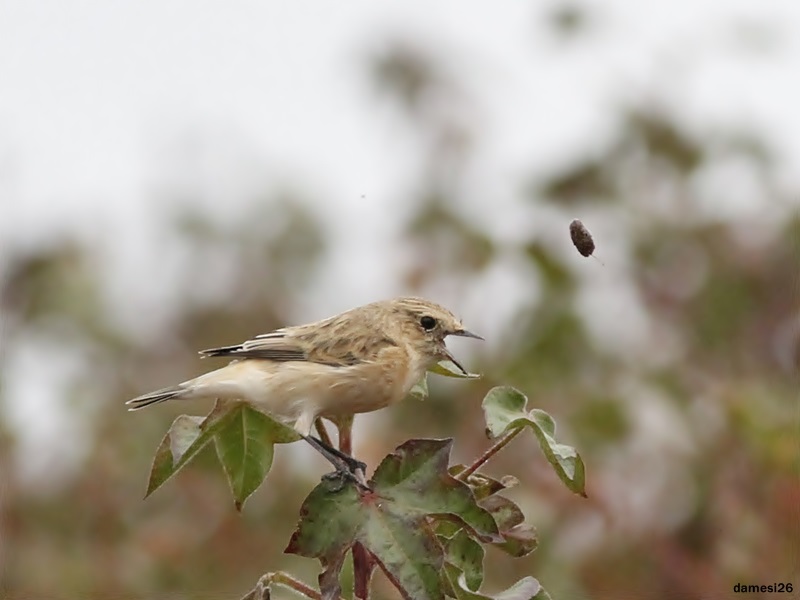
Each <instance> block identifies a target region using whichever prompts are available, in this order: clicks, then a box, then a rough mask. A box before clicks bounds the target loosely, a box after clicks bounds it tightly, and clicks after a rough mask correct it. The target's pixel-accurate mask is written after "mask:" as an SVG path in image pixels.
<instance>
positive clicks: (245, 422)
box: [145, 400, 300, 510]
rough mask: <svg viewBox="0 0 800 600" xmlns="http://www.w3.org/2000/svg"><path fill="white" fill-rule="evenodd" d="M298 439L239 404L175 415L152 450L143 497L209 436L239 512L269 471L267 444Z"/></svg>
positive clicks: (193, 454) (197, 450)
mask: <svg viewBox="0 0 800 600" xmlns="http://www.w3.org/2000/svg"><path fill="white" fill-rule="evenodd" d="M299 439H300V436H299V435H298V434H297V433H296V432H295V431H294V430H293V429H291V428H290V427H287V426H286V425H282V424H280V423H278V422H277V421H275V420H274V419H272V418H271V417H269V416H268V415H265V414H263V413H261V412H259V411H257V410H255V409H253V408H251V407H250V406H248V405H247V404H245V403H243V402H230V401H224V402H223V401H219V400H218V401H217V403H216V404H215V405H214V408H213V409H212V410H211V412H210V413H209V414H208V415H206V416H205V417H195V416H189V415H180V416H179V417H178V418H176V419H175V421H174V422H173V423H172V425H171V426H170V428H169V430H168V431H167V434H166V435H165V436H164V439H162V440H161V444H159V447H158V449H157V450H156V454H155V458H154V460H153V466H152V468H151V470H150V479H149V481H148V485H147V492H146V494H145V498H146V497H147V496H149V495H150V494H152V493H153V492H154V491H155V490H157V489H158V488H159V487H161V486H162V485H163V484H164V483H165V482H166V481H167V480H168V479H170V478H171V477H172V476H173V475H175V473H177V472H178V471H179V470H180V469H181V468H183V466H184V465H186V464H187V463H188V462H189V461H191V460H192V459H193V458H195V457H196V456H197V455H198V454H199V453H200V451H201V450H202V449H203V448H205V447H206V445H207V444H208V443H209V442H211V441H212V440H213V441H214V443H215V445H216V447H217V455H218V456H219V459H220V461H221V462H222V466H223V467H224V469H225V472H226V474H227V475H228V481H229V483H230V485H231V490H232V492H233V496H234V501H235V502H236V507H237V509H239V510H240V509H241V507H242V504H243V503H244V501H245V500H246V499H247V497H248V496H249V495H250V494H252V493H253V491H255V489H256V488H257V487H258V486H259V485H260V484H261V482H262V481H263V480H264V478H265V477H266V475H267V473H268V472H269V469H270V466H271V465H272V453H273V449H272V446H273V444H282V443H288V442H294V441H297V440H299Z"/></svg>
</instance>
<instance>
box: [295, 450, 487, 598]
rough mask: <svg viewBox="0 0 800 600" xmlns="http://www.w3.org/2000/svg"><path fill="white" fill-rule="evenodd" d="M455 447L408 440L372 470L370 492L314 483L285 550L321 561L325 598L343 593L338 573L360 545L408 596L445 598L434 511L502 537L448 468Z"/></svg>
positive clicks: (474, 529) (477, 531)
mask: <svg viewBox="0 0 800 600" xmlns="http://www.w3.org/2000/svg"><path fill="white" fill-rule="evenodd" d="M451 446H452V440H411V441H408V442H406V443H405V444H403V445H401V446H399V447H398V448H397V449H396V450H395V452H394V453H392V454H390V455H389V456H387V457H386V458H385V459H384V460H383V461H382V462H381V464H380V465H379V466H378V468H377V469H376V470H375V474H374V476H373V479H372V480H371V481H370V486H371V488H372V491H371V492H360V491H358V490H357V489H356V487H355V485H353V484H352V483H350V482H347V483H346V484H345V485H341V483H340V482H334V481H329V480H323V481H322V482H321V483H320V484H319V485H318V486H317V487H316V488H314V490H313V491H312V492H311V494H310V495H309V496H308V498H306V500H305V502H304V503H303V506H302V508H301V511H300V522H299V523H298V526H297V529H296V531H295V532H294V534H293V535H292V539H291V540H290V542H289V545H288V547H287V548H286V552H290V553H293V554H299V555H301V556H307V557H312V558H318V559H319V560H320V562H321V563H322V566H323V572H322V574H321V575H320V588H321V591H322V594H323V597H324V598H334V597H336V596H338V594H340V592H341V589H340V584H339V572H340V570H341V566H342V563H343V561H344V556H345V554H346V553H347V551H348V550H349V549H350V548H352V546H353V545H354V544H355V543H360V544H361V545H363V547H364V549H365V550H366V551H367V552H369V554H370V555H371V556H372V558H373V559H374V560H375V562H376V564H377V565H378V566H379V567H380V568H381V569H382V570H383V571H384V572H385V573H386V575H387V577H388V578H389V579H390V580H391V581H392V583H393V584H394V585H395V586H396V587H397V588H398V590H400V592H401V593H402V595H403V597H405V598H414V599H420V600H427V599H436V600H438V599H441V598H444V595H445V590H444V588H443V585H442V578H441V571H442V567H443V565H444V559H445V554H444V550H443V548H442V546H441V545H440V544H439V542H438V540H437V538H436V535H435V534H434V532H433V530H432V528H431V527H430V525H429V524H428V518H429V517H430V516H432V515H435V516H438V517H445V518H450V519H453V520H455V521H457V522H458V523H459V524H460V525H461V526H463V527H466V529H467V530H468V531H469V532H471V533H472V535H475V536H478V537H481V538H483V539H486V540H491V541H501V540H502V538H501V537H500V536H499V532H498V529H497V526H496V524H495V522H494V519H493V518H492V516H491V514H489V512H488V511H486V510H485V509H483V508H481V507H480V506H478V505H477V504H476V502H475V500H474V498H473V496H472V493H471V492H470V490H469V487H468V486H467V485H466V484H464V483H462V482H460V481H457V480H456V479H454V478H453V477H451V476H450V475H449V474H448V472H447V464H448V460H449V455H450V449H451ZM464 535H466V533H464ZM464 544H465V545H466V544H467V543H466V542H464ZM454 552H455V550H454ZM474 576H475V575H474V573H472V574H471V577H472V578H473V580H474Z"/></svg>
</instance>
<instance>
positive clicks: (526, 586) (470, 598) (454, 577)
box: [444, 563, 550, 600]
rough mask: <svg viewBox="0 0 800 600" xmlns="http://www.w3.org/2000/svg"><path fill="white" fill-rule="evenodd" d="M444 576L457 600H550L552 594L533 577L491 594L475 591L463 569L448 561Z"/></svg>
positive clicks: (525, 578)
mask: <svg viewBox="0 0 800 600" xmlns="http://www.w3.org/2000/svg"><path fill="white" fill-rule="evenodd" d="M444 576H445V577H447V579H448V581H449V584H450V586H449V587H450V590H448V591H452V592H453V596H454V597H455V598H456V599H457V600H549V599H550V596H549V595H548V594H547V592H545V591H544V589H543V588H542V586H541V585H539V582H538V581H537V580H536V579H534V578H533V577H523V578H522V579H520V580H519V581H518V582H517V583H515V584H514V585H512V586H511V587H510V588H508V589H507V590H505V591H503V592H500V593H499V594H495V595H493V596H489V595H487V594H481V593H480V592H476V591H473V590H471V589H470V588H469V586H468V585H467V578H466V576H465V575H464V573H462V572H461V570H460V569H459V568H458V567H456V566H455V565H453V564H450V563H447V564H445V567H444Z"/></svg>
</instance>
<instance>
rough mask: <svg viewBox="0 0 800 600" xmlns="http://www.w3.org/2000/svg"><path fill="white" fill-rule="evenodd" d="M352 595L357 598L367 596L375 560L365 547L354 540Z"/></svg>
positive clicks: (358, 599)
mask: <svg viewBox="0 0 800 600" xmlns="http://www.w3.org/2000/svg"><path fill="white" fill-rule="evenodd" d="M352 552H353V595H354V597H355V598H356V599H357V600H367V599H368V598H369V580H370V577H371V576H372V570H373V569H374V568H375V561H374V560H373V558H372V555H371V554H370V553H369V552H367V549H366V548H364V546H362V545H361V543H359V542H356V543H355V544H353V550H352Z"/></svg>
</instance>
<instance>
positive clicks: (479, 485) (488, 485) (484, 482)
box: [448, 465, 519, 501]
mask: <svg viewBox="0 0 800 600" xmlns="http://www.w3.org/2000/svg"><path fill="white" fill-rule="evenodd" d="M466 468H467V467H466V466H465V465H453V466H451V467H450V468H449V469H448V472H449V473H450V475H452V476H453V477H457V476H458V474H459V473H461V472H462V471H463V470H464V469H466ZM465 483H466V484H467V485H468V486H469V487H470V489H472V495H473V496H474V497H475V500H478V501H480V500H482V499H483V498H486V497H487V496H491V495H492V494H496V493H497V492H500V491H502V490H507V489H509V488H512V487H514V486H516V485H518V484H519V479H517V478H516V477H514V476H513V475H504V476H503V477H502V479H499V480H498V479H493V478H491V477H489V476H487V475H484V474H483V473H473V474H472V475H470V476H469V477H467V480H466V481H465Z"/></svg>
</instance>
